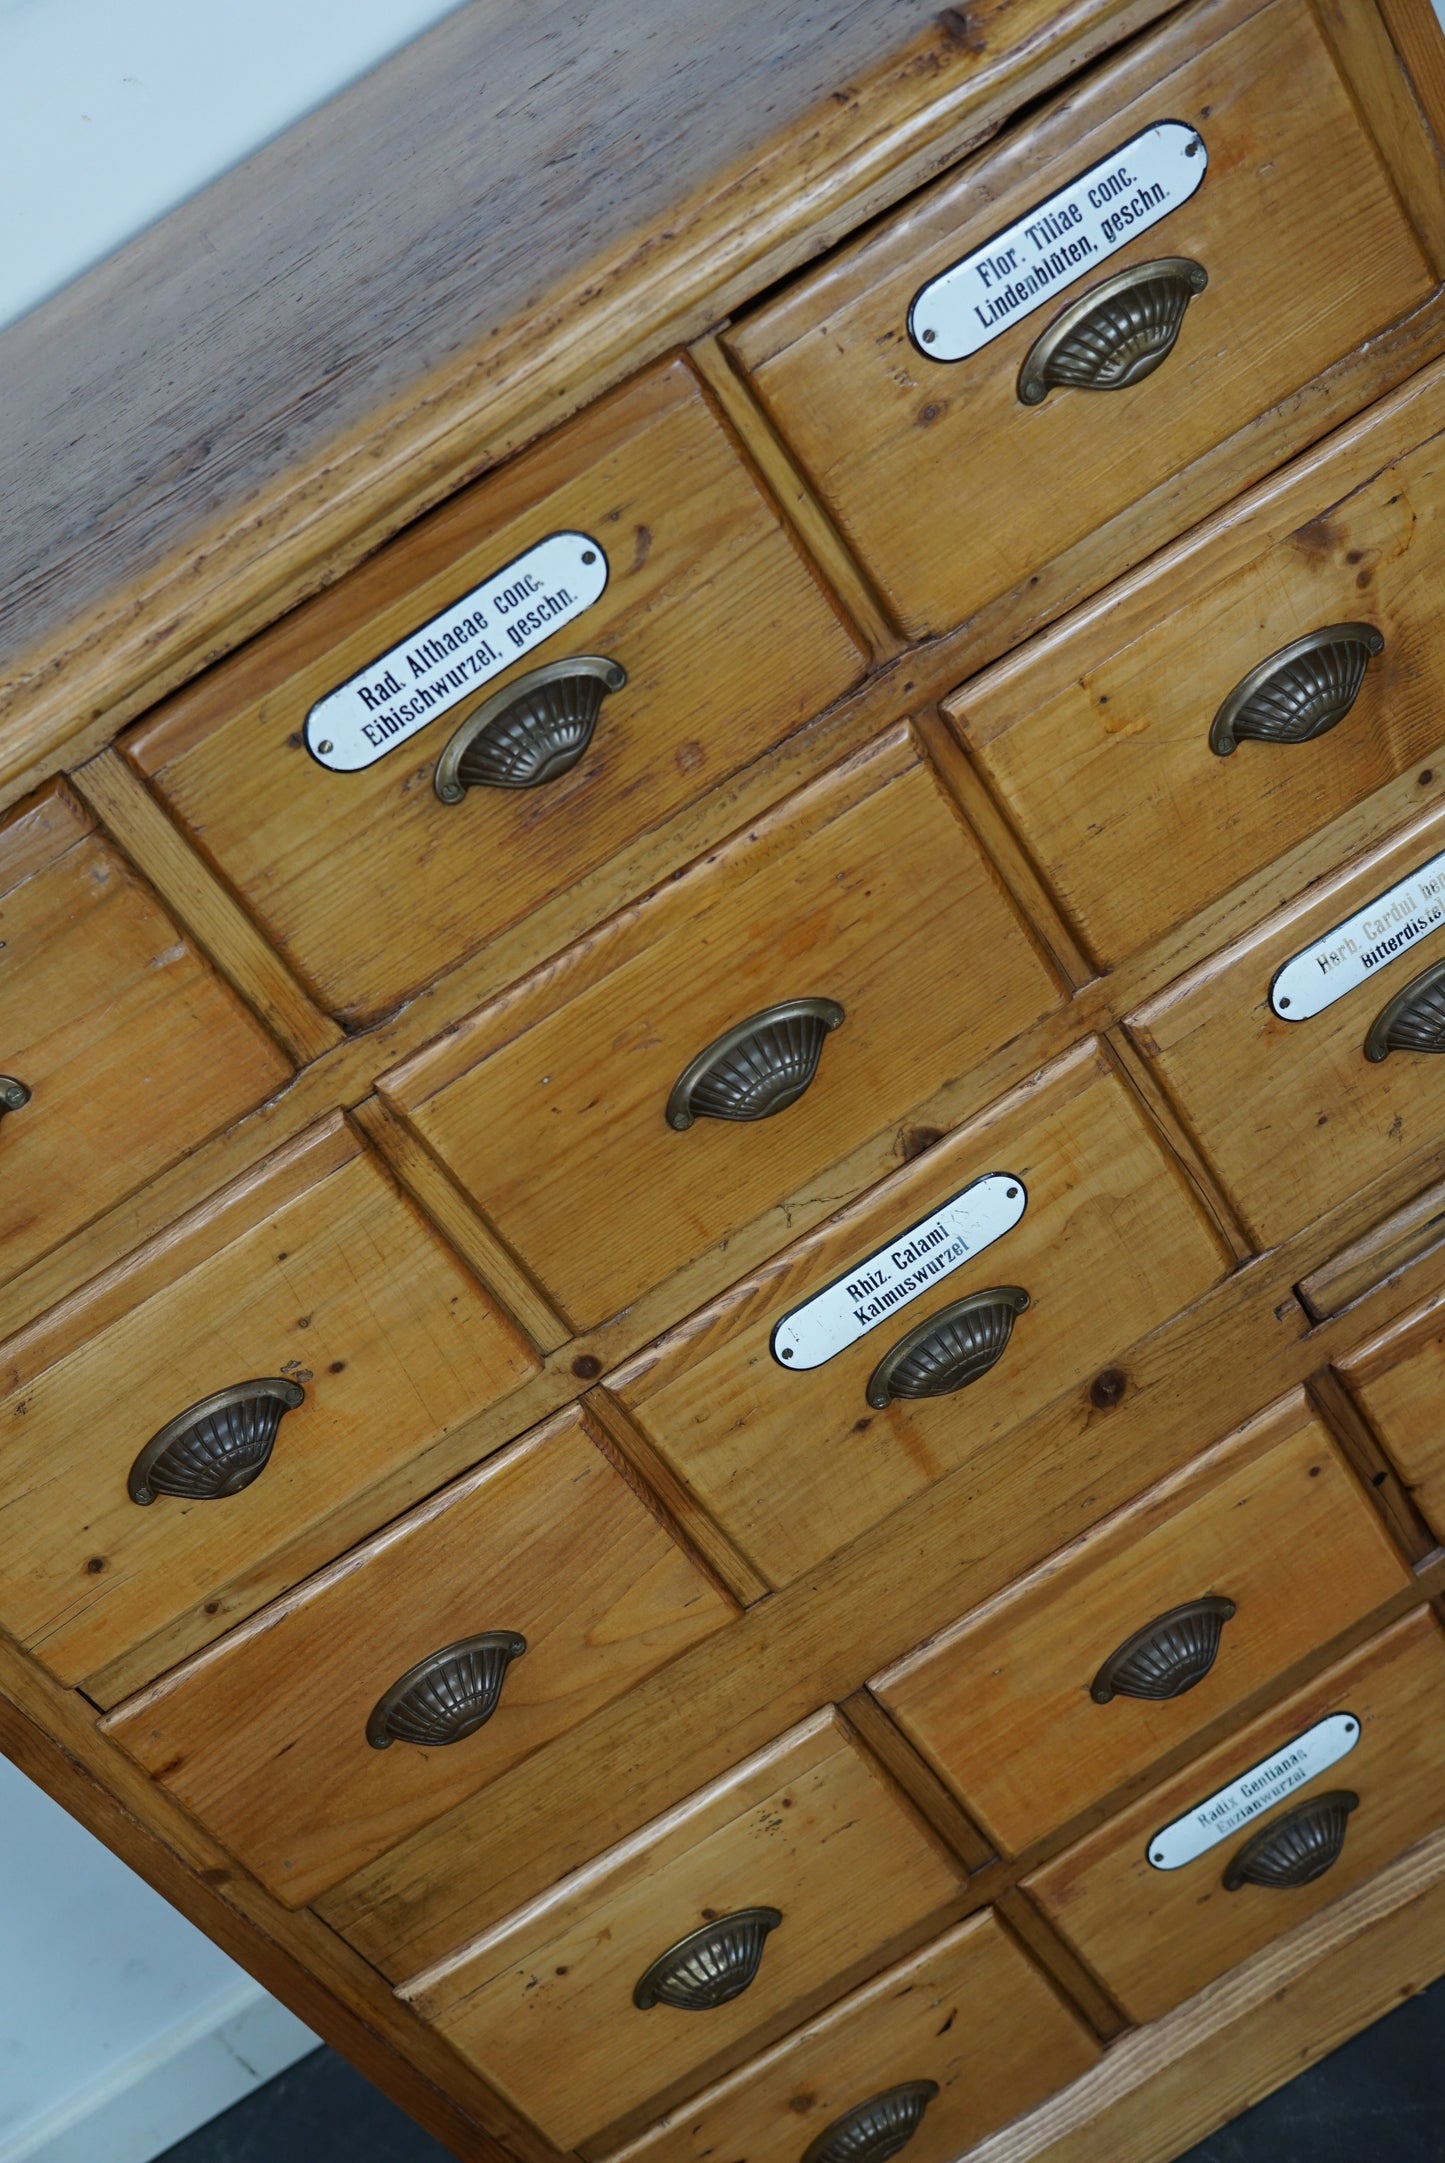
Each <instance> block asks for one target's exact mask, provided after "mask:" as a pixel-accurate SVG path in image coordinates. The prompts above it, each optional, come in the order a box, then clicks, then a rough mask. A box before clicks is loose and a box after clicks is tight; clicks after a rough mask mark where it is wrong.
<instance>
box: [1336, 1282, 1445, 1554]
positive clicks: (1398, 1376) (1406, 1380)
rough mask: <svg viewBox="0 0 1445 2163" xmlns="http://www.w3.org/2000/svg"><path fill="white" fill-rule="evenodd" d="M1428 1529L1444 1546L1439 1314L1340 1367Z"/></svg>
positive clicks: (1404, 1327) (1422, 1316)
mask: <svg viewBox="0 0 1445 2163" xmlns="http://www.w3.org/2000/svg"><path fill="white" fill-rule="evenodd" d="M1338 1366H1339V1371H1340V1373H1341V1374H1342V1375H1343V1377H1344V1380H1345V1383H1346V1386H1347V1387H1348V1389H1349V1391H1350V1393H1351V1395H1352V1396H1353V1397H1354V1398H1355V1400H1356V1402H1357V1403H1358V1404H1359V1405H1361V1406H1362V1407H1363V1409H1364V1411H1365V1413H1366V1415H1367V1416H1368V1418H1369V1420H1370V1421H1371V1424H1372V1425H1373V1426H1374V1429H1375V1432H1376V1433H1377V1434H1378V1435H1379V1437H1380V1440H1381V1441H1382V1442H1383V1443H1384V1445H1385V1448H1386V1449H1387V1450H1388V1451H1389V1453H1390V1456H1391V1458H1392V1459H1393V1460H1394V1463H1395V1466H1396V1469H1397V1470H1398V1471H1399V1473H1400V1476H1401V1478H1402V1479H1403V1480H1404V1482H1405V1485H1406V1486H1407V1487H1408V1488H1409V1490H1410V1493H1411V1494H1412V1496H1413V1497H1414V1500H1415V1504H1416V1507H1417V1508H1418V1509H1419V1510H1420V1512H1421V1514H1422V1516H1423V1517H1424V1518H1425V1521H1426V1523H1427V1524H1428V1525H1429V1527H1430V1529H1431V1531H1432V1532H1433V1533H1435V1534H1436V1536H1437V1537H1438V1538H1440V1539H1441V1540H1445V1425H1442V1422H1441V1418H1440V1408H1441V1404H1442V1402H1445V1312H1442V1311H1441V1308H1440V1306H1439V1303H1438V1302H1435V1301H1432V1302H1431V1304H1430V1305H1429V1306H1427V1307H1426V1308H1425V1309H1423V1311H1422V1312H1420V1313H1418V1314H1414V1315H1410V1316H1408V1317H1407V1318H1406V1320H1405V1321H1403V1322H1399V1323H1396V1324H1395V1326H1394V1327H1393V1328H1391V1329H1388V1330H1386V1331H1385V1332H1384V1333H1383V1335H1381V1336H1379V1337H1375V1338H1373V1339H1372V1340H1371V1341H1370V1343H1368V1344H1365V1345H1362V1346H1361V1347H1360V1349H1359V1351H1358V1352H1354V1353H1352V1354H1351V1355H1350V1357H1349V1358H1348V1359H1342V1360H1340V1361H1339V1362H1338Z"/></svg>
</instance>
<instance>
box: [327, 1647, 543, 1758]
mask: <svg viewBox="0 0 1445 2163" xmlns="http://www.w3.org/2000/svg"><path fill="white" fill-rule="evenodd" d="M526 1649H527V1640H526V1638H525V1637H520V1636H518V1634H517V1632H516V1631H515V1630H483V1631H482V1632H481V1634H480V1635H479V1636H477V1637H463V1638H459V1639H458V1641H457V1643H456V1644H454V1645H443V1646H442V1648H441V1650H440V1652H429V1653H428V1654H427V1656H426V1658H425V1659H424V1660H418V1661H417V1663H416V1666H415V1667H409V1668H408V1669H407V1671H406V1673H405V1674H404V1675H398V1677H397V1679H396V1681H395V1682H394V1683H393V1684H392V1686H391V1688H390V1689H389V1690H383V1692H382V1694H381V1696H380V1697H379V1698H378V1699H377V1701H376V1703H375V1705H374V1706H373V1707H372V1713H371V1718H370V1719H369V1720H368V1721H367V1723H366V1739H367V1741H368V1742H369V1743H370V1744H371V1747H372V1749H373V1750H389V1749H390V1748H391V1746H392V1744H393V1743H394V1742H414V1743H415V1744H416V1745H417V1746H418V1748H420V1749H423V1750H440V1749H443V1748H444V1747H445V1746H446V1745H447V1744H448V1743H453V1742H465V1741H466V1739H467V1737H468V1735H475V1733H476V1732H477V1729H478V1728H479V1727H485V1726H486V1724H487V1722H488V1720H490V1719H491V1717H492V1714H493V1713H494V1712H495V1711H496V1709H497V1705H498V1702H499V1700H500V1698H501V1695H502V1684H503V1683H504V1682H505V1681H506V1679H507V1669H508V1668H509V1667H510V1666H511V1664H512V1662H513V1660H519V1659H520V1658H521V1656H522V1654H523V1653H524V1652H525V1651H526Z"/></svg>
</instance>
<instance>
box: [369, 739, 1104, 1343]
mask: <svg viewBox="0 0 1445 2163" xmlns="http://www.w3.org/2000/svg"><path fill="white" fill-rule="evenodd" d="M792 1002H807V1003H809V1004H810V1006H811V1008H812V1009H813V1010H814V1011H812V1012H810V1013H807V1014H803V1015H801V1016H799V1015H797V1014H794V1013H792V1012H789V1011H783V1012H780V1011H779V1010H780V1009H783V1010H786V1009H789V1008H790V1006H791V1003H792ZM819 1002H825V1003H827V1004H826V1005H825V1008H824V1009H823V1010H822V1011H821V1012H820V1011H819V1010H818V1004H819ZM1059 1004H1061V993H1060V991H1059V988H1058V986H1057V984H1056V983H1055V980H1054V978H1053V976H1052V975H1051V974H1050V972H1049V970H1048V969H1047V968H1046V966H1045V964H1044V962H1043V960H1042V959H1041V958H1040V955H1039V953H1038V951H1037V949H1036V948H1035V946H1034V945H1033V943H1032V940H1031V938H1030V937H1029V935H1028V933H1027V932H1026V931H1025V930H1024V928H1023V925H1022V924H1021V922H1020V921H1019V918H1018V917H1017V915H1016V914H1015V912H1014V909H1013V906H1012V904H1011V902H1010V901H1009V900H1008V899H1007V897H1006V896H1005V894H1004V892H1003V889H1002V888H1001V886H1000V885H999V883H998V880H997V877H996V876H995V874H994V872H993V871H992V869H991V868H990V866H989V865H988V864H987V863H986V862H985V860H984V858H983V856H982V854H981V853H980V851H979V848H978V846H977V844H976V843H975V841H974V840H973V837H972V835H971V834H970V833H969V832H968V830H967V829H966V828H965V827H964V825H963V823H962V821H961V819H960V817H959V814H958V812H957V810H956V808H955V806H954V805H953V803H952V802H951V801H950V800H949V799H948V798H947V797H946V796H945V795H944V793H943V791H942V789H941V787H940V786H939V784H938V783H937V781H936V780H935V779H934V777H933V774H932V771H931V769H930V768H929V767H927V766H926V765H925V764H924V763H923V761H922V760H921V759H920V758H919V755H918V753H917V751H916V750H915V749H914V747H913V745H912V742H911V740H910V739H909V737H908V735H907V733H906V732H905V731H904V730H902V729H899V730H895V731H894V732H893V733H892V734H890V735H889V736H888V737H887V738H886V739H885V740H884V741H883V742H882V744H881V745H879V746H878V747H876V748H874V749H872V750H870V751H869V752H867V753H865V754H864V755H862V756H861V757H859V758H856V759H853V760H851V761H849V762H848V764H847V765H845V766H844V767H842V768H840V769H838V770H836V771H834V772H833V773H830V774H829V775H827V776H825V777H824V779H823V780H821V781H819V782H818V783H816V784H815V785H814V786H812V787H811V788H808V789H805V790H803V791H802V792H801V793H800V794H799V795H798V796H797V797H795V798H794V799H793V800H792V801H791V802H790V803H788V804H786V805H784V806H783V807H782V808H781V809H780V810H778V811H777V812H775V813H773V814H771V815H770V816H769V817H768V818H767V819H765V820H763V821H762V822H761V823H760V824H759V825H758V826H757V827H755V828H753V829H751V830H750V831H748V832H746V833H743V834H740V835H738V836H737V837H736V839H735V840H733V841H731V842H730V843H728V844H727V846H726V847H724V848H722V849H720V850H718V851H716V852H715V853H714V854H713V855H712V856H710V857H708V858H707V859H705V860H704V861H703V862H702V863H700V864H699V865H697V866H696V867H695V868H694V869H693V870H692V871H691V872H689V873H688V874H687V876H686V877H685V878H683V879H681V880H678V881H674V882H673V883H672V884H670V885H669V886H668V887H667V888H666V889H665V890H664V891H663V892H662V893H661V894H660V895H659V896H657V897H656V898H655V899H654V900H653V901H651V902H648V903H647V904H645V905H644V906H643V907H642V908H640V909H638V910H636V911H633V912H631V913H630V914H629V915H627V916H626V917H623V918H620V919H618V920H617V921H615V922H614V923H613V924H612V925H611V926H609V927H607V928H606V929H605V930H604V931H603V932H602V933H601V934H600V935H598V936H597V937H595V938H593V939H591V940H588V941H587V942H585V943H584V944H583V945H582V946H580V947H578V948H576V949H574V950H573V952H572V953H571V954H570V955H567V956H565V957H564V958H563V960H562V961H561V963H560V964H558V963H554V964H552V965H550V966H549V967H548V968H547V969H546V970H544V971H542V972H541V974H540V975H539V976H538V977H537V978H536V979H535V980H534V981H533V982H532V983H530V984H525V985H523V986H522V987H520V989H519V990H518V991H516V992H515V993H512V994H509V995H507V996H506V997H504V998H503V999H501V1000H499V1001H498V1002H497V1003H496V1005H494V1006H492V1007H489V1008H486V1009H484V1010H483V1011H482V1012H481V1013H479V1014H477V1015H475V1016H474V1017H473V1018H472V1019H471V1021H469V1022H466V1023H464V1024H463V1025H462V1026H461V1027H460V1028H459V1029H454V1030H453V1031H452V1032H451V1033H450V1034H449V1035H448V1036H446V1037H445V1038H444V1039H443V1040H442V1041H441V1042H440V1043H438V1044H436V1045H434V1046H431V1047H429V1048H428V1049H426V1050H424V1051H422V1052H421V1053H419V1054H418V1055H417V1056H416V1057H415V1058H413V1059H412V1060H410V1061H408V1062H407V1064H405V1065H404V1066H402V1067H399V1068H398V1069H396V1070H395V1071H394V1072H393V1073H391V1074H389V1075H386V1076H384V1077H383V1079H382V1081H381V1082H380V1083H379V1085H378V1086H379V1088H380V1090H381V1092H382V1094H383V1095H384V1096H385V1097H386V1098H387V1099H388V1101H389V1102H390V1103H391V1104H392V1105H393V1106H394V1107H395V1109H396V1110H397V1111H398V1112H400V1113H401V1114H402V1115H403V1116H404V1117H405V1118H406V1119H408V1120H409V1121H410V1123H411V1124H412V1126H413V1127H414V1128H415V1129H416V1130H417V1132H418V1133H420V1134H421V1135H422V1136H423V1138H424V1139H425V1141H426V1142H427V1144H428V1145H429V1146H430V1147H431V1148H432V1149H434V1150H435V1151H436V1152H437V1153H438V1155H440V1156H441V1157H443V1158H444V1159H445V1160H446V1162H447V1163H448V1164H449V1165H450V1166H451V1168H452V1170H453V1171H454V1172H455V1173H456V1175H457V1177H458V1179H459V1180H460V1181H461V1182H462V1184H463V1185H464V1186H465V1187H466V1188H468V1190H469V1191H470V1192H471V1193H472V1194H474V1195H475V1196H476V1198H477V1200H478V1202H479V1203H480V1204H481V1206H482V1208H483V1209H484V1210H485V1211H486V1213H487V1215H488V1217H489V1218H490V1219H491V1221H492V1223H493V1224H494V1225H495V1227H496V1228H497V1230H498V1231H499V1232H500V1234H501V1236H502V1238H503V1239H504V1240H506V1242H507V1244H508V1245H509V1246H510V1247H511V1248H512V1249H513V1251H514V1252H515V1253H517V1254H518V1255H520V1256H521V1258H522V1260H523V1261H524V1262H525V1263H526V1264H527V1266H528V1267H529V1268H530V1269H531V1270H532V1271H533V1272H534V1274H535V1275H536V1276H537V1278H538V1279H539V1280H540V1281H541V1283H542V1284H543V1285H545V1287H546V1288H547V1290H548V1291H549V1292H550V1293H551V1295H552V1297H553V1298H554V1300H555V1301H556V1302H557V1304H558V1305H559V1307H560V1308H561V1309H562V1311H563V1312H564V1313H565V1314H566V1315H567V1316H568V1317H569V1319H570V1320H571V1322H572V1323H573V1324H574V1326H575V1327H577V1328H579V1329H581V1328H586V1327H588V1326H590V1325H591V1324H593V1323H596V1322H599V1321H601V1320H602V1319H603V1318H604V1317H606V1316H607V1315H609V1314H612V1313H615V1312H616V1311H617V1310H618V1309H619V1308H621V1307H624V1306H627V1305H629V1304H630V1303H631V1302H632V1301H633V1300H634V1299H635V1298H636V1297H637V1296H638V1294H639V1293H641V1292H643V1291H645V1290H646V1289H647V1288H648V1287H649V1286H650V1285H653V1284H657V1283H659V1282H661V1281H662V1279H663V1278H665V1277H667V1276H668V1275H669V1274H670V1273H671V1272H672V1271H673V1270H675V1269H677V1268H679V1267H681V1265H682V1264H683V1263H685V1262H687V1261H690V1260H691V1259H692V1258H693V1257H694V1256H696V1255H697V1254H699V1253H701V1252H702V1251H703V1250H704V1249H705V1248H707V1247H709V1246H712V1245H714V1244H715V1243H716V1242H717V1241H719V1240H722V1239H725V1238H726V1237H727V1236H728V1235H729V1234H730V1233H732V1232H734V1231H736V1230H737V1229H738V1227H739V1226H741V1225H744V1224H746V1223H748V1222H749V1221H750V1220H751V1219H753V1218H755V1217H758V1216H761V1215H762V1214H763V1213H764V1212H765V1211H768V1210H771V1209H777V1205H778V1204H779V1203H780V1202H782V1201H783V1200H784V1199H785V1198H786V1197H787V1196H788V1195H790V1194H793V1193H795V1192H796V1191H797V1190H798V1188H799V1187H801V1186H802V1185H803V1183H804V1182H805V1181H806V1180H808V1179H810V1178H812V1177H813V1176H814V1175H815V1174H816V1173H818V1172H820V1171H823V1170H825V1169H826V1168H827V1167H828V1166H829V1165H831V1164H834V1163H836V1162H837V1161H838V1159H839V1158H841V1157H844V1156H846V1155H847V1154H848V1153H849V1151H850V1150H851V1149H853V1148H854V1147H856V1146H857V1144H859V1143H860V1142H862V1141H864V1140H866V1139H867V1138H868V1137H869V1136H870V1135H873V1134H876V1133H878V1131H879V1130H880V1128H883V1127H886V1126H887V1125H888V1124H889V1122H890V1121H892V1120H894V1119H897V1118H898V1117H900V1116H901V1115H902V1114H903V1113H904V1112H906V1111H907V1110H908V1109H909V1108H910V1107H911V1106H912V1105H914V1104H916V1103H918V1102H919V1101H920V1100H921V1099H922V1098H924V1097H926V1096H928V1095H929V1094H931V1092H932V1091H933V1090H935V1089H937V1088H938V1087H940V1086H941V1084H942V1083H943V1082H944V1081H946V1080H947V1079H948V1078H949V1077H950V1076H952V1075H955V1074H959V1073H961V1072H963V1071H965V1070H966V1069H967V1067H968V1066H969V1065H970V1064H971V1063H972V1062H974V1061H976V1060H978V1059H981V1058H983V1057H985V1056H986V1055H987V1054H988V1053H989V1052H991V1051H993V1050H994V1049H995V1047H996V1046H998V1045H1001V1044H1003V1043H1005V1042H1006V1041H1007V1040H1008V1039H1009V1038H1010V1037H1012V1036H1014V1035H1016V1034H1017V1032H1018V1031H1019V1030H1020V1029H1022V1028H1024V1027H1025V1026H1026V1025H1027V1024H1028V1023H1030V1022H1032V1021H1035V1020H1037V1019H1038V1018H1039V1016H1040V1015H1042V1014H1043V1013H1045V1012H1046V1011H1047V1010H1048V1009H1050V1008H1051V1007H1056V1006H1058V1005H1059ZM839 1009H841V1017H840V1016H839V1013H838V1010H839ZM834 1024H836V1025H834ZM737 1032H741V1035H740V1036H739V1035H738V1034H737ZM724 1040H726V1041H724ZM698 1061H701V1067H702V1069H703V1070H702V1071H700V1072H697V1073H696V1078H695V1080H694V1081H693V1082H692V1083H691V1084H690V1085H688V1086H686V1087H684V1085H683V1078H684V1077H685V1076H686V1075H688V1073H689V1070H693V1069H694V1062H698ZM800 1091H801V1092H802V1094H801V1096H800V1094H799V1092H800ZM778 1222H779V1225H780V1227H781V1226H782V1223H783V1216H782V1211H781V1210H779V1211H778ZM779 1236H780V1237H781V1236H783V1232H782V1230H781V1228H780V1233H779Z"/></svg>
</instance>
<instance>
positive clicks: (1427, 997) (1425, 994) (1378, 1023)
mask: <svg viewBox="0 0 1445 2163" xmlns="http://www.w3.org/2000/svg"><path fill="white" fill-rule="evenodd" d="M1392 1051H1424V1052H1431V1051H1445V961H1432V962H1431V964H1430V966H1429V968H1428V969H1422V970H1421V971H1420V974H1419V975H1418V976H1413V977H1411V979H1410V981H1409V983H1408V984H1407V985H1406V986H1405V988H1404V989H1403V991H1397V992H1396V994H1395V996H1394V998H1393V999H1389V1000H1387V1001H1386V1002H1385V1004H1384V1005H1383V1006H1382V1007H1381V1008H1380V1011H1379V1013H1378V1014H1377V1015H1376V1016H1375V1018H1374V1020H1373V1021H1372V1022H1371V1024H1370V1032H1369V1035H1368V1036H1367V1037H1366V1038H1365V1057H1366V1058H1367V1059H1370V1060H1373V1061H1374V1062H1375V1064H1376V1065H1378V1064H1379V1062H1380V1060H1381V1059H1388V1058H1389V1056H1390V1054H1391V1052H1392Z"/></svg>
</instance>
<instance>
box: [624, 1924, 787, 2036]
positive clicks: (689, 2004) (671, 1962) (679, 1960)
mask: <svg viewBox="0 0 1445 2163" xmlns="http://www.w3.org/2000/svg"><path fill="white" fill-rule="evenodd" d="M782 1919H783V1918H782V1916H781V1914H780V1913H779V1912H778V1910H777V1909H776V1908H739V1909H738V1910H737V1911H736V1913H734V1914H732V1915H722V1916H719V1917H718V1919H717V1920H716V1922H711V1923H704V1924H703V1925H702V1928H701V1929H700V1930H690V1931H689V1932H688V1934H687V1936H686V1937H685V1938H679V1939H678V1941H677V1943H676V1945H670V1946H669V1947H668V1949H667V1951H666V1952H665V1953H660V1954H659V1955H658V1957H657V1959H656V1960H654V1961H653V1963H652V1965H651V1967H649V1968H648V1969H646V1971H645V1972H644V1973H643V1974H642V1975H641V1976H640V1977H639V1978H638V1982H637V1988H636V1989H635V1990H634V1991H633V1993H632V2002H633V2004H634V2005H635V2006H637V2007H638V2009H639V2011H641V2012H644V2013H645V2012H647V2011H648V2009H649V2008H650V2007H651V2006H654V2005H671V2006H674V2007H676V2009H677V2011H678V2012H680V2013H710V2012H712V2011H713V2010H714V2009H715V2008H716V2007H717V2006H719V2005H728V2004H730V2003H731V2001H732V2000H733V1999H734V1998H740V1997H741V1996H742V1994H743V1992H744V1991H745V1990H746V1989H747V1988H748V1986H749V1984H750V1983H751V1982H752V1981H753V1978H754V1977H755V1976H756V1974H757V1972H758V1968H759V1966H760V1964H761V1962H762V1957H763V1947H764V1945H765V1944H766V1942H767V1937H768V1932H769V1931H770V1930H776V1929H777V1927H778V1925H779V1923H780V1922H781V1921H782Z"/></svg>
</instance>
